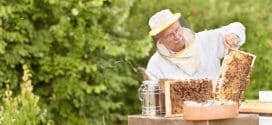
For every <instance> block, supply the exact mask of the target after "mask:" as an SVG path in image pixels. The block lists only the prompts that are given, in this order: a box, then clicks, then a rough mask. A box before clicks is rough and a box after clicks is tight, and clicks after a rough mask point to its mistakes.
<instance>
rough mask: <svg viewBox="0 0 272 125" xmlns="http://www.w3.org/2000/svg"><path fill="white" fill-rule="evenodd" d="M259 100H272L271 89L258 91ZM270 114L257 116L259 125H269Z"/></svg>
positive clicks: (270, 121) (271, 118)
mask: <svg viewBox="0 0 272 125" xmlns="http://www.w3.org/2000/svg"><path fill="white" fill-rule="evenodd" d="M259 101H260V102H272V91H259ZM271 123H272V116H259V125H271Z"/></svg>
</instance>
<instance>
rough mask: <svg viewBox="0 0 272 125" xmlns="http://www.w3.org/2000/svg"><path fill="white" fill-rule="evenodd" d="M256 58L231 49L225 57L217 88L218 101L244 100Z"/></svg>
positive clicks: (216, 96)
mask: <svg viewBox="0 0 272 125" xmlns="http://www.w3.org/2000/svg"><path fill="white" fill-rule="evenodd" d="M255 58H256V56H255V55H253V54H250V53H246V52H243V51H240V50H236V49H229V51H228V52H227V55H226V56H225V58H224V60H223V63H222V66H221V69H220V74H219V78H218V81H217V86H216V93H215V98H216V99H217V100H233V101H236V102H239V101H241V99H242V98H244V92H245V90H246V87H247V85H248V84H249V80H250V75H251V72H252V67H253V65H254V61H255Z"/></svg>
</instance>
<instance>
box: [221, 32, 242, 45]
mask: <svg viewBox="0 0 272 125" xmlns="http://www.w3.org/2000/svg"><path fill="white" fill-rule="evenodd" d="M239 41H240V38H239V37H238V36H237V35H236V34H234V33H230V34H227V35H225V36H224V38H223V43H224V45H225V46H226V47H227V48H237V47H238V43H239Z"/></svg>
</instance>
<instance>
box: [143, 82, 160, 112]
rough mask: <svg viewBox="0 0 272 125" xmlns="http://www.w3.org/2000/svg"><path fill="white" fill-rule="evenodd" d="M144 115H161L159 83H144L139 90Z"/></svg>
mask: <svg viewBox="0 0 272 125" xmlns="http://www.w3.org/2000/svg"><path fill="white" fill-rule="evenodd" d="M138 93H139V99H140V101H141V103H142V115H145V116H157V115H160V113H161V111H160V110H161V104H160V86H159V83H158V82H157V81H143V83H142V85H141V86H140V88H139V89H138Z"/></svg>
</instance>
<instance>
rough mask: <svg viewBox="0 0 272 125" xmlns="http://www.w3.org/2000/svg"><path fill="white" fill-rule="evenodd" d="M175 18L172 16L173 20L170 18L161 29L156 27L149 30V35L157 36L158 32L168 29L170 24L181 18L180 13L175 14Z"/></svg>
mask: <svg viewBox="0 0 272 125" xmlns="http://www.w3.org/2000/svg"><path fill="white" fill-rule="evenodd" d="M174 16H175V17H174V18H172V19H171V20H169V21H168V22H167V23H166V24H165V25H164V26H163V27H161V28H159V29H156V30H151V31H150V32H149V36H155V35H157V34H158V33H160V32H161V31H163V30H165V29H167V28H168V27H169V26H171V25H172V24H173V23H175V22H176V21H178V20H179V18H180V16H181V15H180V13H176V14H174Z"/></svg>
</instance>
